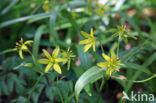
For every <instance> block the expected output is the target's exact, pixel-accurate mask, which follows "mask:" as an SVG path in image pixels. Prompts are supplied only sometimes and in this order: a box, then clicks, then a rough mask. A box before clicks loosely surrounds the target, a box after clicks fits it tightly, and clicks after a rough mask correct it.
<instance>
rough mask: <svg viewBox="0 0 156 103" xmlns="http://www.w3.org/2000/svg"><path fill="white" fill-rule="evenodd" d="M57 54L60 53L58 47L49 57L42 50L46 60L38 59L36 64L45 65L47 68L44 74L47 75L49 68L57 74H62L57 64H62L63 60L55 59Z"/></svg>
mask: <svg viewBox="0 0 156 103" xmlns="http://www.w3.org/2000/svg"><path fill="white" fill-rule="evenodd" d="M59 52H60V48H59V47H56V48H55V49H54V51H53V53H52V55H50V54H49V53H48V52H47V51H46V50H45V49H43V53H44V54H45V56H46V57H47V59H40V60H39V61H38V62H39V63H40V64H47V66H46V68H45V70H44V72H45V73H47V72H48V71H49V69H50V68H51V67H53V68H54V70H55V71H56V72H58V73H59V74H62V71H61V68H60V66H59V64H58V63H59V62H63V61H64V59H63V58H57V56H58V54H59Z"/></svg>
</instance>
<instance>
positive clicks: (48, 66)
mask: <svg viewBox="0 0 156 103" xmlns="http://www.w3.org/2000/svg"><path fill="white" fill-rule="evenodd" d="M52 65H53V64H52V63H49V64H48V65H47V66H46V68H45V70H44V72H45V73H47V72H48V71H49V69H50V68H51V66H52Z"/></svg>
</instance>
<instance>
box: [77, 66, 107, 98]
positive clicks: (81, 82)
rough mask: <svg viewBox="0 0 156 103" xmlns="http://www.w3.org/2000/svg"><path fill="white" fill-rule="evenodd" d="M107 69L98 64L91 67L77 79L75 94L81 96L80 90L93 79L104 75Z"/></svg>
mask: <svg viewBox="0 0 156 103" xmlns="http://www.w3.org/2000/svg"><path fill="white" fill-rule="evenodd" d="M104 73H105V70H104V69H101V68H99V67H97V66H94V67H91V68H90V69H88V70H87V71H86V72H85V73H83V74H82V75H81V77H80V78H79V79H78V80H77V82H76V84H75V95H76V96H77V98H78V97H79V94H80V92H81V91H82V89H83V88H84V87H85V86H86V85H87V84H89V83H90V82H92V81H95V80H97V78H98V79H100V78H102V77H103V76H104Z"/></svg>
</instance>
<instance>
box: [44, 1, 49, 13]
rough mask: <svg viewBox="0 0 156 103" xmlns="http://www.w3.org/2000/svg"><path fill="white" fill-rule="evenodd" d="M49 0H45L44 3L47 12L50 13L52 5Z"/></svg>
mask: <svg viewBox="0 0 156 103" xmlns="http://www.w3.org/2000/svg"><path fill="white" fill-rule="evenodd" d="M49 2H50V1H49V0H45V2H44V4H43V9H44V10H45V12H46V13H48V12H49V11H50V9H51V8H50V6H49Z"/></svg>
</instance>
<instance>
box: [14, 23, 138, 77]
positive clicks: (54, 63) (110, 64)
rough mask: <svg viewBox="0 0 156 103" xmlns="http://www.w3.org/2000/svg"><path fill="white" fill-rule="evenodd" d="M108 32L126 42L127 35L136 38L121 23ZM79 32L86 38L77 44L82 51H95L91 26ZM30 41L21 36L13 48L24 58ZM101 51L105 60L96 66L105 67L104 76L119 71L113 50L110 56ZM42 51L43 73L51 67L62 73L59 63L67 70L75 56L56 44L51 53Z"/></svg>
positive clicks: (117, 59)
mask: <svg viewBox="0 0 156 103" xmlns="http://www.w3.org/2000/svg"><path fill="white" fill-rule="evenodd" d="M109 32H115V34H113V37H116V36H119V38H123V39H124V41H125V42H128V40H127V37H131V38H134V39H136V37H134V36H132V35H130V34H129V31H128V30H126V27H125V26H123V25H122V26H117V29H110V30H109ZM81 34H82V35H83V36H84V37H85V38H86V39H85V40H81V41H80V42H79V44H82V45H85V46H84V52H87V51H88V50H89V49H90V48H91V47H92V48H93V51H94V52H95V51H96V47H95V44H96V37H95V36H94V31H93V28H91V29H90V34H89V33H86V32H83V31H81ZM32 42H33V41H31V40H28V41H26V42H24V41H23V39H22V38H21V40H20V41H19V42H16V48H15V50H17V51H18V52H19V56H20V58H21V59H23V58H24V57H23V51H26V52H29V53H30V54H31V52H30V51H29V49H28V46H31V43H32ZM118 48H119V46H118ZM102 49H103V48H102ZM102 52H103V53H102V56H103V58H104V59H105V60H106V62H100V63H97V66H99V67H101V68H107V71H106V76H108V75H109V76H111V74H112V73H113V72H114V71H115V70H116V71H119V69H118V67H119V66H121V65H123V64H121V61H120V59H119V58H118V57H117V56H116V54H115V52H114V50H112V49H111V53H110V54H111V56H110V57H109V56H107V55H106V54H105V53H104V51H102ZM43 53H44V54H45V56H46V58H42V59H39V60H38V62H39V63H40V64H47V66H46V68H45V70H44V72H45V73H47V72H48V71H49V70H50V68H51V67H52V68H53V69H54V70H55V71H56V72H58V73H59V74H62V71H61V68H60V63H63V65H64V64H67V68H68V70H69V69H70V64H71V60H73V59H74V58H75V57H76V56H75V55H74V54H73V52H72V51H71V50H70V48H68V49H67V51H65V50H62V52H61V53H60V48H59V47H58V46H57V47H56V48H55V49H54V51H53V52H52V54H51V55H50V54H49V53H48V51H46V50H45V49H43ZM59 54H61V55H59ZM117 55H118V52H117ZM60 56H61V57H60Z"/></svg>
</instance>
